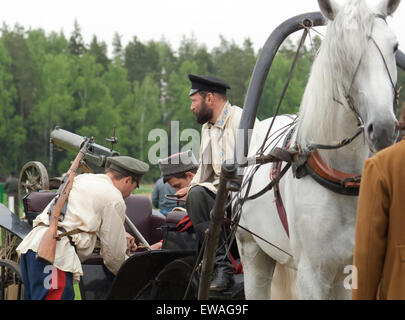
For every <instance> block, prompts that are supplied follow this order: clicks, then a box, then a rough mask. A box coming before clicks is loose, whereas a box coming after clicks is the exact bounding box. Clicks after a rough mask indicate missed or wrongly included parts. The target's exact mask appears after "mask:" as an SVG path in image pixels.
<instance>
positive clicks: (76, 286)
mask: <svg viewBox="0 0 405 320" xmlns="http://www.w3.org/2000/svg"><path fill="white" fill-rule="evenodd" d="M73 289H74V291H75V300H82V296H81V294H80V288H79V284H78V283H77V284H74V285H73Z"/></svg>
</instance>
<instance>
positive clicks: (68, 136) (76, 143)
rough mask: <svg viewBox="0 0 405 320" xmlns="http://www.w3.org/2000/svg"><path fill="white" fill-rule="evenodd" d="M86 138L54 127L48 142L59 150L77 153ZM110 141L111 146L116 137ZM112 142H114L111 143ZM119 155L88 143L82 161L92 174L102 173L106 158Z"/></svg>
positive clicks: (95, 144)
mask: <svg viewBox="0 0 405 320" xmlns="http://www.w3.org/2000/svg"><path fill="white" fill-rule="evenodd" d="M85 141H86V138H85V137H82V136H79V135H78V134H75V133H72V132H69V131H66V130H63V129H61V128H59V127H56V128H55V129H54V130H53V131H52V132H51V138H50V142H51V143H52V144H54V145H55V146H57V147H58V148H60V149H64V150H69V151H73V152H75V153H77V152H79V150H80V148H81V147H82V146H83V144H84V143H85ZM108 141H111V143H112V145H111V146H113V144H114V143H116V142H117V141H118V140H117V138H116V137H112V138H110V139H108ZM112 141H114V142H112ZM119 155H120V153H119V152H117V151H114V150H112V147H111V149H108V148H106V147H104V146H101V145H99V144H97V143H94V142H92V143H90V144H89V146H88V148H87V152H86V153H85V155H84V161H85V162H86V163H87V165H88V166H89V168H90V169H91V171H92V172H94V173H102V172H104V167H105V163H106V161H107V158H108V157H115V156H119Z"/></svg>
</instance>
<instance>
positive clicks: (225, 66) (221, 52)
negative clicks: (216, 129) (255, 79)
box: [213, 37, 256, 106]
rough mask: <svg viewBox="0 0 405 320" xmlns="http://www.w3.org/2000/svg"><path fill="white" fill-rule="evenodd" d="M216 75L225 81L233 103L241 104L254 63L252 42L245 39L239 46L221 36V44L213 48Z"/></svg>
mask: <svg viewBox="0 0 405 320" xmlns="http://www.w3.org/2000/svg"><path fill="white" fill-rule="evenodd" d="M213 57H214V65H215V70H216V76H217V77H219V78H221V79H223V80H224V81H225V82H227V83H228V84H229V85H230V87H231V90H229V98H230V101H231V102H232V103H233V104H236V105H239V106H243V104H244V100H245V95H246V91H247V84H248V83H249V79H250V77H251V74H252V71H253V68H254V66H255V63H256V56H255V52H254V49H253V45H252V42H251V41H250V40H249V39H246V40H245V42H244V43H243V47H242V48H240V47H239V46H238V45H236V44H235V43H234V42H229V41H227V40H226V39H225V38H223V37H221V44H220V46H219V47H217V48H214V50H213Z"/></svg>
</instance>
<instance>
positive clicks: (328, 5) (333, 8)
mask: <svg viewBox="0 0 405 320" xmlns="http://www.w3.org/2000/svg"><path fill="white" fill-rule="evenodd" d="M318 4H319V8H320V9H321V11H322V14H323V15H324V16H325V17H326V18H328V19H329V20H331V21H332V20H333V19H335V17H336V14H337V13H338V11H339V5H338V4H337V3H336V2H335V1H334V0H318Z"/></svg>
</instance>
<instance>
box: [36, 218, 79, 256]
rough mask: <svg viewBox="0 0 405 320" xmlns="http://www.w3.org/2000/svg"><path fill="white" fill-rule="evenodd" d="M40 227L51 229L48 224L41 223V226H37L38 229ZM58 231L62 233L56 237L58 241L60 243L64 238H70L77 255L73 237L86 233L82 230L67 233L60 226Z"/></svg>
mask: <svg viewBox="0 0 405 320" xmlns="http://www.w3.org/2000/svg"><path fill="white" fill-rule="evenodd" d="M39 226H43V227H49V225H47V224H45V223H43V222H41V223H39V224H38V225H37V227H39ZM58 231H60V232H61V233H59V234H58V235H57V236H56V237H55V239H56V241H60V239H62V238H63V237H68V239H69V242H70V244H71V245H72V246H73V248H75V251H76V253H77V248H76V244H75V243H74V241H73V239H72V237H71V236H72V235H74V234H78V233H81V232H84V231H83V230H80V229H73V230H70V231H66V230H65V229H64V228H62V227H59V226H58Z"/></svg>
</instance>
